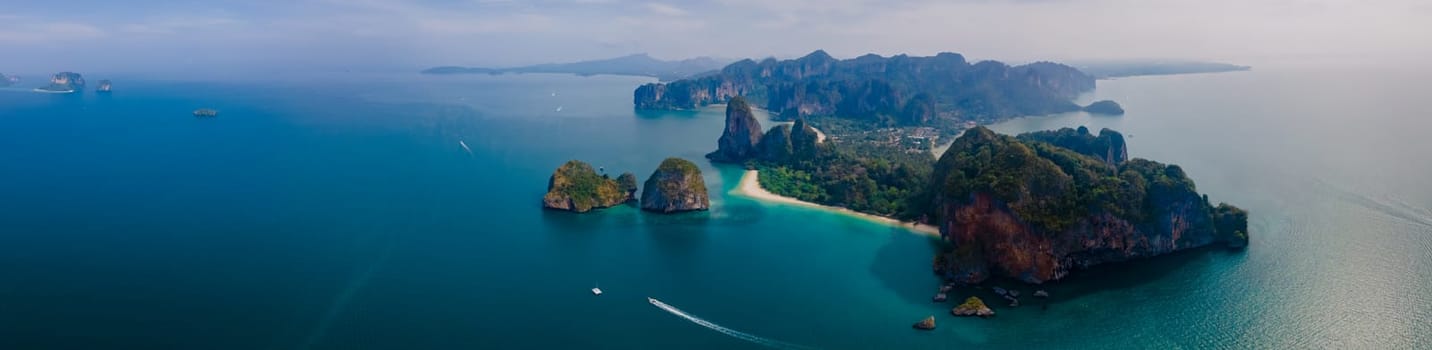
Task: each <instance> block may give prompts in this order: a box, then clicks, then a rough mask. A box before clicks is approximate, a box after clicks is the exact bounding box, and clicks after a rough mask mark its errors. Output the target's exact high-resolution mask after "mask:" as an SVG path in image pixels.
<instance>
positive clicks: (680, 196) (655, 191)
mask: <svg viewBox="0 0 1432 350" xmlns="http://www.w3.org/2000/svg"><path fill="white" fill-rule="evenodd" d="M643 188H645V190H643V191H642V193H641V208H642V209H643V210H648V211H655V212H662V213H674V212H683V211H694V210H707V209H710V208H711V199H710V197H708V196H707V194H706V181H705V180H703V179H702V178H701V169H700V168H698V167H696V164H695V163H692V162H691V161H688V160H685V159H681V158H667V159H666V160H664V161H662V162H661V165H660V166H658V167H657V168H656V171H654V172H652V173H651V177H648V178H647V179H646V184H645V185H643Z"/></svg>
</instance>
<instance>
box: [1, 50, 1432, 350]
mask: <svg viewBox="0 0 1432 350" xmlns="http://www.w3.org/2000/svg"><path fill="white" fill-rule="evenodd" d="M1428 78H1432V77H1429V76H1426V75H1425V74H1422V75H1418V74H1417V73H1412V74H1409V73H1407V72H1403V71H1398V70H1395V69H1391V68H1386V69H1382V68H1369V67H1358V68H1345V69H1329V68H1326V67H1322V68H1319V69H1311V68H1306V67H1285V66H1277V65H1269V66H1258V67H1255V70H1253V71H1250V72H1238V73H1224V74H1207V75H1187V76H1166V77H1139V78H1126V79H1118V80H1105V81H1100V82H1099V86H1098V89H1097V90H1096V91H1095V92H1093V93H1091V94H1090V95H1089V96H1085V97H1083V98H1082V99H1083V100H1084V101H1081V102H1087V101H1089V100H1099V99H1113V100H1116V101H1118V102H1119V103H1121V104H1122V105H1123V106H1124V108H1125V109H1127V110H1128V111H1129V112H1128V114H1127V115H1125V116H1123V117H1091V116H1088V115H1085V114H1082V113H1074V114H1068V115H1059V116H1050V117H1035V118H1025V119H1018V120H1014V121H1010V122H1006V123H1002V124H998V125H994V126H992V128H993V129H995V130H996V131H999V132H1003V133H1018V132H1024V131H1031V130H1041V129H1049V128H1057V127H1066V126H1067V127H1075V126H1078V125H1088V126H1089V127H1090V128H1091V129H1095V130H1097V129H1098V128H1102V127H1109V128H1114V129H1117V130H1119V131H1121V132H1123V133H1124V134H1125V135H1126V136H1129V139H1128V142H1129V147H1130V156H1133V157H1141V158H1149V159H1154V160H1158V161H1161V162H1167V163H1175V164H1179V165H1181V166H1182V167H1183V168H1184V170H1185V171H1187V172H1188V174H1189V176H1190V177H1191V178H1192V179H1194V180H1195V181H1196V182H1197V184H1198V187H1199V191H1200V192H1204V193H1208V194H1209V196H1210V197H1211V199H1212V200H1213V201H1215V202H1218V201H1226V202H1230V203H1233V204H1236V205H1238V206H1240V207H1243V208H1246V209H1248V210H1249V212H1250V222H1249V224H1250V230H1251V231H1252V232H1251V234H1250V236H1251V245H1250V247H1249V248H1248V249H1247V250H1246V251H1244V252H1230V251H1225V250H1222V249H1207V250H1202V251H1197V252H1189V253H1182V254H1177V255H1173V256H1165V257H1159V258H1156V259H1151V260H1145V261H1140V262H1137V263H1131V264H1122V265H1111V266H1104V267H1099V268H1096V269H1093V270H1089V271H1083V272H1079V273H1076V274H1074V275H1072V276H1071V277H1070V278H1069V279H1068V280H1067V281H1064V282H1059V283H1055V284H1053V285H1051V286H1048V287H1047V289H1048V290H1049V291H1050V292H1051V294H1053V298H1052V301H1051V302H1050V303H1049V307H1048V309H1047V310H1041V308H1040V306H1039V305H1040V304H1039V302H1037V301H1035V300H1034V299H1029V298H1026V300H1025V302H1026V304H1025V305H1024V306H1021V307H1019V308H1013V309H1011V308H1008V307H1003V305H993V306H995V310H996V311H997V312H998V313H999V315H998V316H996V317H995V318H992V319H956V318H953V317H951V316H949V312H948V311H949V308H950V307H952V306H954V304H951V303H944V304H934V303H931V302H930V301H929V298H930V297H931V296H932V295H933V294H934V292H935V290H936V287H937V283H938V281H937V280H936V279H935V277H934V276H933V275H932V273H931V272H930V259H931V256H932V252H933V251H934V250H936V249H938V245H937V243H936V242H934V241H933V240H931V239H929V238H927V237H923V236H918V235H914V234H911V233H908V232H905V231H903V230H900V229H893V228H890V227H887V226H882V225H879V224H875V223H870V222H866V221H862V220H860V219H857V218H852V217H847V216H841V215H837V214H831V213H827V212H823V211H819V210H816V209H809V208H803V207H794V206H786V205H778V204H766V203H761V202H756V201H753V200H750V199H747V198H743V197H739V196H734V195H730V194H728V192H729V190H730V189H732V188H733V187H735V185H736V182H737V180H738V179H739V177H740V174H741V169H739V168H738V167H726V166H721V167H715V166H712V165H711V164H709V163H708V162H705V161H704V160H702V158H701V156H702V155H703V154H705V153H706V152H709V151H711V150H712V149H713V148H714V147H715V143H716V142H715V141H716V138H717V137H718V136H719V135H720V132H721V126H722V110H721V109H719V108H709V109H703V110H701V111H695V112H646V111H641V112H636V111H633V109H632V106H631V91H632V89H634V88H635V87H636V86H637V85H639V84H641V83H644V82H646V81H647V80H645V79H640V78H630V77H611V76H597V77H587V78H583V77H575V76H564V75H520V76H496V77H492V76H440V77H433V76H419V75H416V74H413V75H406V74H404V75H390V76H389V75H385V76H370V75H353V76H322V77H294V78H282V79H284V80H262V79H254V80H244V81H238V82H234V81H147V80H141V79H140V78H135V79H133V80H117V81H116V84H115V88H116V92H115V93H114V94H113V95H110V96H101V95H95V94H94V93H92V92H86V93H84V94H83V95H45V94H34V93H29V92H24V91H15V90H6V91H0V164H5V166H4V167H3V168H0V228H3V230H4V232H3V233H0V347H3V348H35V347H45V348H80V347H91V346H92V345H93V344H106V346H112V347H116V348H121V347H133V348H209V349H214V348H235V349H255V348H278V349H288V348H315V349H354V348H359V349H386V348H556V347H571V346H581V347H586V348H600V349H625V348H634V347H645V348H712V349H726V348H755V347H760V346H761V345H760V344H757V343H752V342H748V341H745V340H741V339H738V338H735V337H731V336H727V335H725V334H722V333H718V332H715V331H712V330H711V329H708V328H704V327H702V326H700V325H698V324H696V323H693V322H688V321H687V320H686V319H683V318H680V317H678V316H675V315H673V314H671V313H668V312H666V311H663V310H662V309H659V308H657V307H653V306H652V305H651V304H649V303H648V302H647V301H646V299H645V298H646V297H655V298H658V299H660V300H662V301H664V302H665V303H667V304H670V305H672V306H674V307H678V308H680V309H681V310H683V311H684V312H687V313H690V314H692V315H695V316H698V317H700V318H701V319H703V320H706V321H709V322H713V323H715V324H719V325H721V326H724V327H728V328H730V329H733V330H737V331H740V332H744V333H749V334H752V335H755V336H759V337H762V338H766V339H772V340H776V341H780V342H785V343H792V344H799V345H803V346H809V347H815V348H832V349H846V348H849V349H861V348H905V349H926V348H927V349H937V348H938V349H947V348H956V347H971V346H976V347H992V348H1015V347H1031V346H1034V347H1059V348H1091V349H1093V348H1097V349H1105V348H1128V347H1141V348H1174V347H1187V348H1206V347H1236V348H1416V347H1426V346H1428V344H1429V343H1432V242H1429V238H1432V237H1429V236H1430V235H1432V186H1428V184H1427V179H1428V175H1429V174H1432V157H1428V156H1427V155H1426V152H1427V151H1428V150H1432V139H1429V138H1427V137H1425V136H1424V133H1426V132H1427V130H1432V120H1429V119H1428V118H1426V116H1428V115H1429V113H1428V112H1429V110H1428V109H1427V108H1426V107H1425V106H1424V104H1423V103H1421V101H1425V100H1427V99H1428V98H1429V97H1432V96H1428V92H1427V90H1426V89H1423V88H1421V84H1422V82H1425V81H1427V79H1428ZM558 107H562V109H561V111H560V112H559V111H557V108H558ZM195 108H215V109H218V110H220V115H219V116H218V117H217V118H215V119H209V120H205V119H195V118H193V117H192V116H190V114H189V113H190V111H192V110H193V109H195ZM458 141H463V142H464V143H466V144H467V145H469V146H470V147H471V148H472V153H471V154H469V153H467V152H465V151H463V150H462V148H461V147H460V146H459V145H458ZM668 156H679V157H684V158H687V159H691V160H698V162H697V163H698V164H700V165H701V166H702V168H703V171H704V172H705V175H706V183H707V184H708V186H710V187H711V190H712V195H713V203H712V204H713V206H712V210H711V211H710V212H708V213H696V214H687V215H675V216H663V215H655V214H647V213H642V212H640V211H638V210H635V209H634V208H630V207H619V208H613V209H608V210H603V211H598V212H595V213H592V214H585V215H576V214H570V213H561V212H551V211H543V210H541V209H540V207H539V204H538V203H539V202H538V199H539V198H540V197H541V195H542V193H543V192H544V191H545V189H546V188H545V186H546V183H547V177H548V176H549V175H550V174H551V171H552V170H553V169H554V168H555V167H556V166H558V165H560V164H561V163H562V162H564V161H566V160H568V159H581V160H585V161H588V162H590V163H592V164H593V165H596V166H602V167H605V169H606V170H607V171H608V172H609V173H619V172H623V171H631V172H633V173H636V174H637V176H638V177H639V178H642V179H645V177H646V176H647V175H649V174H650V172H651V171H652V170H653V169H654V168H655V167H656V165H657V164H658V163H659V162H660V161H661V160H662V159H663V158H665V157H668ZM598 283H600V285H601V288H602V289H603V290H605V291H606V294H604V295H602V296H600V297H594V296H592V295H591V294H590V293H589V292H588V291H587V290H588V289H589V288H591V287H592V286H593V285H595V284H598ZM1000 285H1003V286H1005V287H1019V289H1022V290H1024V291H1025V292H1026V293H1029V292H1031V291H1032V290H1033V288H1029V287H1023V286H1020V285H1018V284H1014V283H1008V282H1005V283H1001V284H1000ZM955 294H956V295H952V299H963V298H964V297H965V296H968V295H980V296H983V297H985V300H987V301H990V300H995V299H993V298H992V296H993V294H992V293H989V292H987V291H984V290H973V289H970V290H961V291H960V292H957V293H955ZM991 304H995V303H994V302H991ZM927 315H935V316H936V318H937V320H938V323H939V328H938V329H937V330H935V331H933V332H917V331H914V330H912V329H910V324H911V323H913V322H915V321H918V320H920V319H921V318H923V317H925V316H927Z"/></svg>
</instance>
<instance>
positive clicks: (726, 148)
mask: <svg viewBox="0 0 1432 350" xmlns="http://www.w3.org/2000/svg"><path fill="white" fill-rule="evenodd" d="M760 142H761V123H760V122H757V121H756V116H755V114H753V113H752V112H751V106H750V105H749V104H747V103H746V100H745V99H743V98H741V97H739V96H738V97H735V98H732V99H731V101H730V102H728V103H727V104H726V129H725V131H723V132H721V138H720V139H719V140H717V141H716V147H717V148H716V151H715V152H711V153H709V154H707V155H706V158H708V159H711V160H712V161H717V162H727V163H739V162H743V161H745V160H747V159H750V158H752V157H754V156H756V155H757V154H759V150H757V148H756V145H757V144H758V143H760Z"/></svg>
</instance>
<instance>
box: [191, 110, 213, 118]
mask: <svg viewBox="0 0 1432 350" xmlns="http://www.w3.org/2000/svg"><path fill="white" fill-rule="evenodd" d="M218 115H219V111H216V110H212V109H208V108H200V109H196V110H194V116H195V117H200V118H207V117H215V116H218Z"/></svg>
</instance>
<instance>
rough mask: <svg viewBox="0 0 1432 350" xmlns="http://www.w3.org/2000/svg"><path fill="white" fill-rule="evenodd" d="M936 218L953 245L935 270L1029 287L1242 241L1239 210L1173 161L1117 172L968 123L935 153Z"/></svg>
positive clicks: (1131, 165) (1141, 163) (1127, 165)
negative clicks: (1213, 200)
mask: <svg viewBox="0 0 1432 350" xmlns="http://www.w3.org/2000/svg"><path fill="white" fill-rule="evenodd" d="M935 181H936V182H935V187H936V201H937V205H936V207H937V210H936V211H937V212H936V216H937V221H936V222H937V223H938V224H939V226H940V231H941V234H942V236H944V238H945V239H946V240H948V241H949V242H950V243H951V245H952V249H951V250H950V251H948V252H945V253H942V255H943V256H942V257H940V258H938V259H936V261H937V264H936V266H935V269H936V272H937V273H940V274H942V275H944V276H945V277H947V278H950V279H953V280H956V281H961V282H965V283H978V282H980V281H983V280H985V279H987V278H990V277H994V276H1002V277H1009V278H1015V279H1019V280H1022V281H1025V282H1029V283H1042V282H1045V281H1050V280H1057V279H1060V278H1063V277H1064V276H1065V275H1067V274H1068V273H1069V271H1071V270H1073V269H1078V268H1084V267H1089V266H1093V265H1098V264H1102V263H1109V262H1118V261H1126V260H1130V259H1137V258H1145V257H1151V256H1157V255H1161V254H1167V253H1170V252H1174V251H1177V250H1182V249H1188V248H1194V247H1201V246H1206V245H1209V244H1212V243H1215V242H1224V243H1227V244H1229V245H1230V246H1242V245H1244V244H1246V242H1247V231H1246V230H1247V213H1246V212H1244V211H1242V210H1241V209H1238V208H1236V207H1233V206H1230V205H1226V204H1220V205H1219V206H1217V207H1215V206H1213V205H1211V204H1210V203H1209V202H1208V200H1207V198H1206V197H1203V196H1200V195H1199V194H1198V193H1197V192H1196V191H1195V189H1194V185H1193V181H1192V180H1189V179H1188V178H1187V176H1186V175H1185V174H1184V173H1183V170H1182V169H1181V168H1179V167H1178V166H1176V165H1164V164H1159V163H1156V162H1152V161H1148V160H1143V159H1133V160H1129V161H1127V162H1123V163H1121V164H1119V165H1118V166H1117V167H1115V168H1110V166H1109V165H1108V164H1107V163H1105V162H1103V161H1101V160H1098V159H1094V158H1091V157H1088V156H1084V155H1081V154H1078V153H1076V152H1073V151H1070V150H1068V149H1064V148H1059V147H1055V146H1052V145H1050V144H1048V143H1042V142H1037V143H1025V142H1023V141H1020V140H1018V139H1015V138H1013V137H1009V136H1004V135H998V134H995V133H993V132H991V131H989V130H988V129H984V128H976V129H971V130H970V131H969V132H967V133H966V134H965V135H964V136H962V137H960V138H959V139H957V140H956V141H955V142H954V144H953V145H952V146H951V149H950V150H949V151H947V152H946V153H945V155H943V156H942V157H941V158H940V161H939V164H938V165H937V166H936V175H935Z"/></svg>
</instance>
